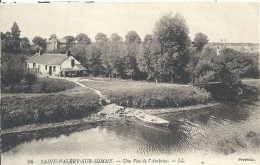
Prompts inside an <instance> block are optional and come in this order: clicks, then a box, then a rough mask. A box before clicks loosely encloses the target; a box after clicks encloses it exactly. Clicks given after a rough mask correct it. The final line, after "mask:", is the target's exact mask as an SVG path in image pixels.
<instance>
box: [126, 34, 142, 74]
mask: <svg viewBox="0 0 260 165" xmlns="http://www.w3.org/2000/svg"><path fill="white" fill-rule="evenodd" d="M140 43H141V39H140V37H139V35H138V34H137V33H136V32H135V31H130V32H128V33H127V34H126V36H125V45H126V57H125V69H126V70H125V72H126V75H127V76H128V77H130V78H131V79H132V78H133V77H134V78H137V77H138V74H139V69H138V67H137V59H136V58H137V54H138V52H139V44H140Z"/></svg>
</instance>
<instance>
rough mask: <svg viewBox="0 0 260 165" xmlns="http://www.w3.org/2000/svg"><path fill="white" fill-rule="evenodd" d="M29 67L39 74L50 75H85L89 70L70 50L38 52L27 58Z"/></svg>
mask: <svg viewBox="0 0 260 165" xmlns="http://www.w3.org/2000/svg"><path fill="white" fill-rule="evenodd" d="M26 66H27V69H28V70H30V71H33V72H36V73H38V74H43V75H50V76H64V77H68V76H83V74H84V72H85V71H86V70H87V69H86V68H85V67H83V66H82V65H81V64H80V62H79V61H77V60H76V59H75V58H74V57H73V56H70V52H69V51H67V53H66V54H41V53H36V54H35V55H33V56H32V57H31V58H29V59H28V60H26Z"/></svg>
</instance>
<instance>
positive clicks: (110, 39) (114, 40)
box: [109, 33, 123, 42]
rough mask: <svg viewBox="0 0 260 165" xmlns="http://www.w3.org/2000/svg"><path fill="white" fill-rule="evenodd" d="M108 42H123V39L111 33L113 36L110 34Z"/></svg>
mask: <svg viewBox="0 0 260 165" xmlns="http://www.w3.org/2000/svg"><path fill="white" fill-rule="evenodd" d="M109 41H110V42H123V38H122V37H120V36H119V35H118V34H116V33H113V34H111V36H110V38H109Z"/></svg>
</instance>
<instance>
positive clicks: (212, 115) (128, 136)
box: [1, 100, 260, 164]
mask: <svg viewBox="0 0 260 165" xmlns="http://www.w3.org/2000/svg"><path fill="white" fill-rule="evenodd" d="M259 107H260V100H257V101H253V102H243V103H237V104H219V105H217V106H214V107H207V108H201V109H197V110H189V111H180V112H175V113H167V114H161V115H157V116H159V117H161V118H163V119H166V120H168V121H169V122H170V126H169V127H168V128H166V127H161V126H153V125H147V124H143V123H142V122H138V121H136V120H135V119H134V118H118V119H111V120H108V121H106V122H104V123H102V124H101V125H78V126H70V127H65V128H62V129H61V128H55V129H49V130H41V131H35V132H31V133H28V132H27V133H26V132H24V133H19V134H7V135H4V136H2V158H1V159H2V162H6V163H7V162H9V163H10V164H12V162H13V164H15V163H17V162H20V163H19V164H23V163H24V164H27V162H26V161H27V160H29V159H32V158H39V159H43V158H50V157H66V158H71V157H79V156H81V157H82V156H84V157H88V158H90V157H100V156H101V157H106V156H108V157H109V156H111V155H113V157H116V156H118V157H120V155H121V156H122V155H124V156H125V157H127V156H138V157H157V156H171V155H182V154H184V155H185V154H186V155H187V154H191V155H192V154H194V153H200V154H201V155H207V154H210V155H222V156H223V155H232V154H237V153H242V154H243V153H247V154H248V153H259V142H260V140H259V137H260V136H259V135H260V125H259V123H260V122H259V119H260V110H259ZM249 132H251V133H249ZM11 160H12V161H11ZM21 160H23V161H21ZM9 163H7V164H9ZM3 164H5V163H3Z"/></svg>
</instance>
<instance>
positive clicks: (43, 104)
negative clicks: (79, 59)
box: [1, 87, 100, 129]
mask: <svg viewBox="0 0 260 165" xmlns="http://www.w3.org/2000/svg"><path fill="white" fill-rule="evenodd" d="M98 102H99V96H98V95H97V94H96V93H95V92H94V91H92V90H90V89H87V90H86V89H85V88H81V87H78V88H74V89H72V90H69V91H66V92H60V93H56V94H15V95H14V94H7V95H5V94H4V95H2V97H1V107H2V113H1V117H2V129H6V128H12V127H17V126H21V125H26V124H32V123H34V124H37V123H50V122H61V121H65V120H68V119H79V118H83V117H85V116H89V115H90V114H91V113H93V112H95V111H97V110H98V109H99V108H100V104H99V103H98Z"/></svg>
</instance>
